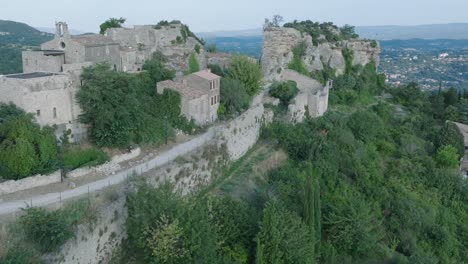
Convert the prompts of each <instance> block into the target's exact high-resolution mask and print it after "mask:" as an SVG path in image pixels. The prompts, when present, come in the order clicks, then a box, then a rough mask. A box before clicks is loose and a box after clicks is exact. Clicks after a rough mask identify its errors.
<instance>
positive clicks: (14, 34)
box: [0, 20, 53, 46]
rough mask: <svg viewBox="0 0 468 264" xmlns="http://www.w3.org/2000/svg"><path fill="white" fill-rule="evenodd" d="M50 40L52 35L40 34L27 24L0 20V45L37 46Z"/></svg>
mask: <svg viewBox="0 0 468 264" xmlns="http://www.w3.org/2000/svg"><path fill="white" fill-rule="evenodd" d="M52 38H53V34H50V33H45V32H41V31H39V30H37V29H35V28H33V27H31V26H29V25H27V24H24V23H20V22H14V21H8V20H0V44H13V45H21V46H39V45H40V44H41V43H44V42H46V41H49V40H51V39H52Z"/></svg>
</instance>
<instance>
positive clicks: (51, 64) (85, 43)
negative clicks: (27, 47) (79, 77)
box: [23, 22, 122, 72]
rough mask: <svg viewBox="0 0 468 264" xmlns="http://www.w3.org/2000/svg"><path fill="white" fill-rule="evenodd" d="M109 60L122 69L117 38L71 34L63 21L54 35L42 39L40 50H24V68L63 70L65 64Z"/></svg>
mask: <svg viewBox="0 0 468 264" xmlns="http://www.w3.org/2000/svg"><path fill="white" fill-rule="evenodd" d="M84 62H93V63H97V62H107V63H109V64H110V65H111V66H112V67H113V68H114V69H116V70H121V69H122V65H121V60H120V45H119V43H118V42H116V41H114V40H112V39H110V38H108V37H105V36H102V35H97V34H90V35H80V36H72V35H70V33H69V32H68V25H67V24H66V23H64V22H58V23H57V24H56V34H55V38H54V39H53V40H51V41H48V42H46V43H43V44H42V45H41V50H40V51H25V52H23V65H24V66H25V67H24V68H25V72H35V71H40V72H63V65H65V64H75V63H84Z"/></svg>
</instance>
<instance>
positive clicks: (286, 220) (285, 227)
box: [257, 202, 315, 264]
mask: <svg viewBox="0 0 468 264" xmlns="http://www.w3.org/2000/svg"><path fill="white" fill-rule="evenodd" d="M313 252H314V243H313V238H312V236H311V234H310V231H309V229H308V228H307V227H306V226H305V225H304V224H303V223H302V221H301V218H300V217H299V216H298V215H297V214H295V213H292V212H289V211H288V210H287V209H285V208H284V207H283V206H282V205H280V204H278V203H277V202H269V203H267V205H266V207H265V209H264V211H263V219H262V222H261V223H260V232H259V233H258V235H257V263H258V264H263V263H315V256H314V254H313Z"/></svg>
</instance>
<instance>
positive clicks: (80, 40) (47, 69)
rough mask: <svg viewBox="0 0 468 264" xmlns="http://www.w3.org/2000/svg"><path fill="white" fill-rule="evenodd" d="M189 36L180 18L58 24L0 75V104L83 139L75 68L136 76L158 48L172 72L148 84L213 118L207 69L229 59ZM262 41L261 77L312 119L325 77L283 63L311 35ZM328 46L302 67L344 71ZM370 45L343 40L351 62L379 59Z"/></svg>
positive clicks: (212, 78)
mask: <svg viewBox="0 0 468 264" xmlns="http://www.w3.org/2000/svg"><path fill="white" fill-rule="evenodd" d="M190 33H191V32H190ZM190 33H189V31H188V28H187V27H186V26H185V25H183V24H182V23H180V22H179V23H173V24H170V25H162V26H157V27H155V26H151V25H148V26H134V27H133V28H109V29H108V30H107V31H106V32H105V34H104V35H100V34H86V35H79V36H72V35H70V33H69V30H68V25H67V23H65V22H58V23H56V33H55V37H54V39H53V40H51V41H49V42H46V43H43V44H42V45H41V48H40V50H32V51H24V52H23V69H24V72H23V73H18V74H11V75H6V76H2V77H0V91H1V94H0V102H4V103H8V102H13V103H14V104H16V105H17V106H18V107H20V108H22V109H24V110H25V111H26V112H28V113H33V114H34V115H35V118H36V120H37V122H38V124H39V125H41V126H54V127H56V132H55V133H56V135H57V137H60V135H62V134H63V133H65V132H66V131H68V130H69V131H71V135H72V139H73V141H74V142H82V141H85V140H86V138H87V129H86V126H85V125H83V124H82V123H80V122H79V120H78V119H79V118H78V117H79V116H80V114H81V113H82V111H81V109H80V105H79V104H78V102H77V99H76V93H77V91H78V90H79V89H80V87H81V86H82V85H83V80H82V79H81V73H82V69H83V68H84V67H90V66H92V65H94V64H96V63H103V62H105V63H108V64H109V65H110V67H111V68H112V69H113V70H114V71H121V72H128V73H138V72H140V71H142V68H143V64H144V63H145V61H147V60H149V59H150V58H151V56H152V54H153V53H155V52H161V53H162V54H163V55H164V56H165V57H166V58H167V59H168V60H167V63H166V64H167V66H168V67H169V68H171V69H173V70H175V71H176V77H175V79H174V80H168V81H164V82H161V83H158V84H157V88H156V87H155V89H157V91H158V92H159V93H162V91H163V90H164V89H172V90H174V91H177V92H178V93H179V94H180V96H181V100H182V105H181V110H182V114H184V115H185V116H186V117H187V119H188V120H192V119H193V120H194V121H195V123H196V124H197V125H206V124H208V123H211V122H214V121H216V119H217V112H218V105H219V102H220V76H217V75H215V74H214V73H211V72H210V69H208V68H207V66H208V65H209V64H211V65H213V64H218V65H219V64H221V65H222V66H223V67H226V66H227V65H229V61H230V58H231V56H229V55H228V56H226V54H216V53H215V54H213V53H207V52H206V51H205V49H204V48H203V45H202V43H201V42H200V40H199V39H198V38H196V36H194V35H193V33H192V35H190ZM264 39H265V41H264V54H263V57H262V71H263V75H264V80H265V81H266V82H271V81H273V80H277V81H287V80H292V81H295V82H297V83H298V87H299V89H300V93H299V97H298V98H297V99H296V100H295V103H294V104H293V105H291V106H290V118H291V119H292V120H295V121H301V120H302V119H303V117H304V111H305V110H304V109H305V107H306V106H307V108H308V111H309V114H310V115H311V116H315V117H317V116H321V115H323V113H324V112H325V111H326V110H327V106H328V92H329V89H331V88H332V82H331V81H329V80H327V81H326V83H325V85H322V84H320V83H319V82H318V81H317V80H314V79H311V78H309V77H307V76H304V75H301V74H298V73H297V72H295V71H293V70H290V69H288V68H287V64H288V61H290V60H291V58H292V57H293V56H294V55H293V54H292V49H293V46H294V45H295V44H297V43H299V42H301V41H305V42H307V43H308V44H310V47H314V46H313V45H312V41H311V39H312V38H311V37H310V36H309V37H301V36H300V33H299V32H298V31H297V30H295V29H292V28H271V29H269V30H266V31H265V34H264ZM333 45H334V44H328V43H327V44H321V45H320V46H319V47H316V48H315V47H314V48H313V49H311V48H309V49H308V50H307V53H306V54H305V56H306V57H305V61H306V66H307V67H308V69H309V71H315V70H322V69H323V66H322V61H327V62H329V63H330V64H329V65H330V66H331V67H333V68H336V72H337V74H342V73H343V71H344V65H345V60H344V58H343V56H342V52H341V48H340V47H335V46H333ZM369 45H370V44H369V43H367V44H365V42H359V41H358V42H356V41H354V42H350V43H347V44H345V46H346V47H347V48H350V49H352V50H353V51H354V54H355V56H354V59H353V62H352V64H353V65H357V64H362V65H365V64H366V63H368V62H370V61H371V60H374V61H376V62H378V54H379V51H378V48H377V49H374V48H371V47H370V46H369ZM191 56H195V59H196V60H197V62H198V63H199V67H200V71H199V72H195V73H191V74H189V75H186V76H184V71H185V70H186V69H187V68H188V64H189V59H190V57H191ZM312 58H313V59H312Z"/></svg>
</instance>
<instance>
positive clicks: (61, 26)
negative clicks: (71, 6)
mask: <svg viewBox="0 0 468 264" xmlns="http://www.w3.org/2000/svg"><path fill="white" fill-rule="evenodd" d="M68 36H70V33H69V32H68V25H67V23H65V22H56V23H55V37H56V38H64V37H68Z"/></svg>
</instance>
